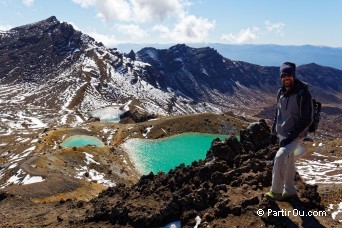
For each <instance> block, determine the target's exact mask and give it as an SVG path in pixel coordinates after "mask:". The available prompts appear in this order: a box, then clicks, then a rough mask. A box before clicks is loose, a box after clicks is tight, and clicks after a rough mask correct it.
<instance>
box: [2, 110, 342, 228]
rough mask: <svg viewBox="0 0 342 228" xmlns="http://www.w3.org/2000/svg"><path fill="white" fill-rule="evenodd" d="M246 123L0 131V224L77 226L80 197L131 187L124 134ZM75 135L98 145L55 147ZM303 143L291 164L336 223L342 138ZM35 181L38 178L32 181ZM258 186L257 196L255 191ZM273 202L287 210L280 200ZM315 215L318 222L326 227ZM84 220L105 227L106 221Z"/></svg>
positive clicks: (227, 128) (163, 122) (155, 134)
mask: <svg viewBox="0 0 342 228" xmlns="http://www.w3.org/2000/svg"><path fill="white" fill-rule="evenodd" d="M247 125H248V122H246V121H243V120H240V119H237V118H235V117H232V116H228V115H223V114H222V115H217V114H197V115H191V116H179V117H169V118H162V119H156V120H151V121H148V122H144V123H139V124H118V123H103V122H92V123H86V124H82V125H79V126H78V127H74V128H58V129H45V130H37V131H36V132H31V133H30V134H20V132H17V133H15V134H10V135H2V136H1V142H0V154H1V157H0V161H1V167H0V178H1V181H0V187H1V190H0V192H1V193H0V221H4V222H3V223H2V225H4V226H56V227H58V226H60V227H64V226H71V227H72V226H77V225H76V224H74V225H73V221H81V220H82V216H84V215H85V214H87V211H88V210H90V209H91V208H89V207H90V206H89V204H86V203H85V202H87V201H89V200H91V199H93V198H94V197H96V196H97V195H98V194H99V193H100V192H102V191H103V190H104V189H106V188H108V187H110V186H115V185H119V184H125V185H127V186H131V185H132V184H134V183H136V182H137V181H138V179H139V178H140V174H139V173H138V172H137V171H136V169H135V168H134V164H132V163H131V160H130V158H129V156H128V155H127V153H125V151H123V150H122V148H121V147H120V144H121V143H122V142H124V141H125V140H127V139H128V138H132V137H137V138H149V139H156V138H162V137H166V136H170V135H175V134H179V133H183V132H204V133H215V134H218V133H219V134H236V135H238V134H239V131H240V130H241V129H242V128H243V127H246V126H247ZM78 134H85V135H94V136H97V137H98V138H100V139H102V141H103V142H104V143H105V144H106V146H105V147H103V148H96V147H93V146H86V147H74V148H66V149H64V148H62V147H60V146H59V144H60V143H61V142H62V141H63V140H64V139H65V138H66V137H68V136H70V135H78ZM305 145H306V147H307V148H308V151H307V152H306V153H305V155H304V156H303V157H301V158H300V160H298V161H297V166H298V171H299V173H300V174H301V176H302V177H303V178H304V179H305V180H306V181H307V182H308V183H311V184H317V185H318V191H319V193H320V196H321V200H322V203H323V204H324V207H325V209H326V211H327V212H328V214H329V216H332V217H333V218H334V219H335V220H336V221H338V220H340V221H341V220H342V211H341V210H342V208H341V207H342V205H341V199H342V190H341V189H342V183H341V175H342V166H341V160H342V146H341V145H342V141H341V139H340V138H338V139H335V140H327V141H324V140H322V141H314V142H306V143H305ZM37 178H38V179H39V178H41V179H40V180H38V181H37ZM29 183H32V184H29ZM237 191H238V190H237ZM241 191H242V190H241ZM264 191H266V190H263V191H260V192H258V193H257V194H260V195H262V193H263V192H264ZM281 205H282V206H284V207H285V208H289V205H287V204H286V203H281ZM247 217H248V216H247ZM231 219H232V220H230V219H229V220H225V219H221V220H217V221H216V224H217V225H218V226H220V225H224V224H225V223H228V222H229V223H231V222H232V221H235V220H234V218H231ZM321 219H322V224H326V225H327V224H329V223H328V222H324V221H323V220H324V219H323V218H321ZM251 221H252V220H249V219H246V221H245V223H243V221H241V220H240V221H239V220H236V221H235V222H236V224H237V225H238V224H241V225H242V226H244V225H243V224H245V225H246V226H250V225H261V224H263V222H262V220H261V219H260V221H255V222H252V223H251ZM320 221H321V220H320ZM235 222H233V223H235ZM241 222H242V223H241ZM214 224H215V223H214ZM88 225H89V226H98V225H100V226H101V227H104V226H111V225H110V224H106V223H101V224H91V223H87V225H86V226H88Z"/></svg>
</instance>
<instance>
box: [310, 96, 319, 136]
mask: <svg viewBox="0 0 342 228" xmlns="http://www.w3.org/2000/svg"><path fill="white" fill-rule="evenodd" d="M312 108H313V116H312V123H311V124H310V126H309V129H308V131H309V132H310V133H315V131H316V130H317V128H318V123H319V120H320V119H321V108H322V104H321V102H318V101H316V100H315V99H312Z"/></svg>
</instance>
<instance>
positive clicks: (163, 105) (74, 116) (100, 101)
mask: <svg viewBox="0 0 342 228" xmlns="http://www.w3.org/2000/svg"><path fill="white" fill-rule="evenodd" d="M0 65H1V68H0V109H1V112H2V113H4V115H6V116H7V117H8V118H7V117H6V118H3V119H2V120H1V121H0V132H1V129H3V130H5V129H6V128H8V127H9V126H8V124H6V122H8V121H12V120H13V119H16V118H17V119H18V120H19V119H23V117H24V116H32V115H35V118H38V119H40V121H42V122H43V123H47V122H49V123H50V124H51V123H54V124H58V125H60V124H66V123H69V124H75V123H78V122H82V121H84V120H85V119H86V118H87V113H88V111H91V110H94V109H97V108H100V107H105V106H109V105H113V104H121V105H128V104H131V103H132V102H133V101H134V102H133V103H134V104H135V106H138V108H141V109H144V110H146V111H147V112H149V113H156V114H161V115H177V114H190V113H199V112H215V113H222V112H234V113H236V114H243V113H246V114H248V113H249V114H255V113H257V112H259V111H260V110H261V109H262V108H264V107H267V106H270V105H272V104H274V102H275V93H276V90H277V88H278V87H279V86H280V80H279V67H278V66H277V67H274V66H260V65H256V64H251V63H247V62H243V61H233V60H231V59H229V58H226V57H223V56H222V54H221V53H220V52H219V51H217V50H215V49H213V48H209V47H201V48H192V47H189V46H187V45H184V44H179V45H175V46H172V47H170V48H169V49H156V48H143V49H141V50H140V51H138V52H137V53H134V52H130V53H127V54H124V53H122V52H121V51H119V50H116V49H111V48H106V47H105V46H104V45H103V44H102V43H99V42H96V41H95V40H94V39H93V38H91V37H89V36H88V35H85V34H82V33H81V32H79V31H76V30H74V28H73V27H72V26H71V25H69V24H67V23H61V22H60V21H58V20H57V19H56V17H50V18H48V19H46V20H43V21H40V22H37V23H33V24H29V25H24V26H21V27H17V28H13V29H11V30H9V31H6V32H1V33H0ZM277 65H278V64H277ZM298 78H300V79H303V80H304V81H306V82H307V83H308V84H309V88H310V90H311V91H312V93H313V94H314V96H315V97H317V98H319V99H320V101H322V102H324V103H335V104H340V103H341V98H342V96H341V91H342V80H341V79H342V71H341V70H338V69H335V68H331V67H324V66H320V65H317V64H306V65H301V66H299V67H298ZM18 110H20V111H18ZM37 113H38V114H37ZM31 119H32V118H31ZM27 120H28V121H29V120H30V119H29V118H27ZM20 123H22V124H24V125H25V124H26V125H27V123H24V122H20Z"/></svg>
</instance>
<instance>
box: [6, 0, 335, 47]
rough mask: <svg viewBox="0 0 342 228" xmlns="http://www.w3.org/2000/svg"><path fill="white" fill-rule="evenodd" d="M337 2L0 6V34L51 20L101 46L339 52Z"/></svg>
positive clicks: (73, 0)
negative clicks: (186, 45)
mask: <svg viewBox="0 0 342 228" xmlns="http://www.w3.org/2000/svg"><path fill="white" fill-rule="evenodd" d="M341 12H342V1H341V0H282V1H280V0H192V1H191V0H0V30H8V29H10V28H12V27H16V26H20V25H24V24H29V23H33V22H37V21H40V20H43V19H46V18H48V17H50V16H52V15H53V16H56V17H57V19H58V20H60V21H63V22H68V23H70V24H72V25H73V26H74V27H75V28H76V29H77V30H80V31H82V32H83V33H86V34H88V35H90V36H92V37H94V38H95V39H96V40H98V41H101V42H103V43H104V44H105V45H106V46H108V47H111V46H115V45H116V44H118V43H138V44H142V43H149V44H151V43H228V44H279V45H306V44H310V45H317V46H330V47H342V29H341V28H342V13H341Z"/></svg>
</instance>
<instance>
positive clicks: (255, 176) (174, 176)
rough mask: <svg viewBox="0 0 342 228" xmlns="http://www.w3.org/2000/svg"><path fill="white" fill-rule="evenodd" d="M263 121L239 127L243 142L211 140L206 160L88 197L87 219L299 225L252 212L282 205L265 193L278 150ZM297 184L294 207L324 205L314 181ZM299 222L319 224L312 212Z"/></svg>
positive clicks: (139, 224)
mask: <svg viewBox="0 0 342 228" xmlns="http://www.w3.org/2000/svg"><path fill="white" fill-rule="evenodd" d="M266 126H267V125H266V124H265V122H264V121H260V122H258V123H254V124H252V125H250V126H249V127H248V128H247V129H245V130H242V131H241V136H240V137H241V142H239V141H238V140H237V139H236V138H234V137H231V138H227V139H225V140H224V141H219V140H214V141H213V143H212V147H211V148H210V149H209V151H208V152H207V157H206V159H204V160H200V161H196V162H193V163H192V164H191V165H190V166H184V165H180V166H178V167H176V168H175V169H173V170H171V171H170V172H169V173H167V174H165V173H162V172H160V173H157V174H153V173H150V174H148V175H145V176H142V177H141V179H140V180H139V182H138V183H137V184H135V185H133V186H131V187H128V186H125V185H118V186H116V187H113V188H109V189H108V190H105V191H104V192H102V193H101V194H100V195H99V196H98V197H97V198H96V199H94V200H92V201H91V203H92V204H93V207H94V209H93V210H92V211H89V214H87V216H86V219H85V220H86V222H101V221H102V222H103V221H107V222H110V223H111V224H113V225H114V226H115V225H116V226H128V227H131V226H132V227H161V226H163V225H165V224H167V223H169V222H172V221H175V220H180V221H181V223H182V226H185V227H190V226H192V227H193V226H194V225H195V223H196V221H195V218H196V217H197V216H199V217H200V218H201V219H202V221H201V223H202V224H204V225H205V224H207V225H217V226H219V227H222V226H227V225H228V224H225V222H227V221H229V226H234V225H239V224H243V226H251V225H262V226H269V225H271V226H291V225H292V226H293V225H300V224H298V223H300V221H292V220H291V219H289V218H288V217H287V216H280V217H277V216H274V215H272V214H267V213H265V215H264V216H261V217H259V216H258V215H257V214H256V212H257V210H258V209H262V210H263V211H264V212H267V211H268V210H269V209H272V210H274V211H277V210H278V211H279V210H280V208H279V206H278V204H277V203H276V202H271V201H268V200H266V199H265V198H264V196H263V193H265V192H267V191H269V188H270V186H271V176H272V163H273V158H274V156H275V154H276V152H277V149H278V148H277V146H273V145H269V141H268V140H269V136H270V130H269V128H268V127H266ZM296 187H297V189H298V195H299V198H298V199H295V200H293V201H292V202H291V205H292V207H293V208H297V209H298V210H302V211H309V210H312V209H314V210H323V206H322V204H321V202H320V196H319V194H318V193H317V186H312V185H308V184H306V183H305V182H304V181H303V180H302V179H301V177H300V176H299V174H298V173H297V175H296ZM291 209H292V208H291ZM236 216H237V217H236ZM237 218H238V219H237ZM328 219H329V218H328ZM330 219H331V218H330ZM234 221H235V222H236V224H235V223H234ZM301 223H302V224H304V223H305V224H306V225H313V226H316V225H319V224H320V222H319V221H317V220H316V218H315V217H311V218H306V219H303V220H302V221H301Z"/></svg>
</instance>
